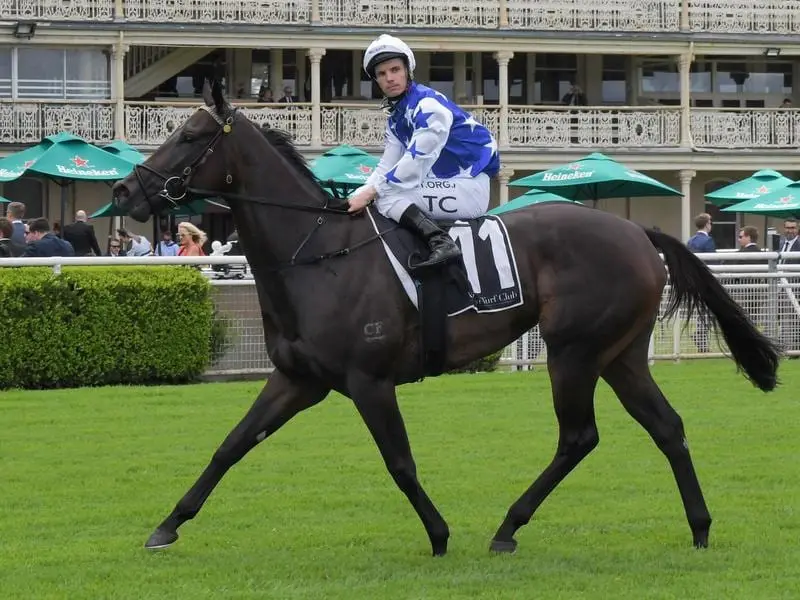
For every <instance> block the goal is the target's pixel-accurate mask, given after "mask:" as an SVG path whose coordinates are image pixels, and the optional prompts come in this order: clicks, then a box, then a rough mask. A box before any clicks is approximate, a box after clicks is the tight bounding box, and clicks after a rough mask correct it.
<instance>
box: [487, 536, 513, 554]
mask: <svg viewBox="0 0 800 600" xmlns="http://www.w3.org/2000/svg"><path fill="white" fill-rule="evenodd" d="M489 550H490V551H491V552H497V553H502V554H514V552H516V551H517V540H515V539H513V538H512V539H511V541H509V542H504V541H502V540H492V544H491V545H490V546H489Z"/></svg>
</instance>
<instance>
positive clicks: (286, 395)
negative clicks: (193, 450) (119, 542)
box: [145, 370, 330, 550]
mask: <svg viewBox="0 0 800 600" xmlns="http://www.w3.org/2000/svg"><path fill="white" fill-rule="evenodd" d="M329 391H330V390H329V389H328V388H327V387H325V386H323V385H320V384H318V383H316V382H314V381H310V380H308V379H306V380H305V381H299V380H296V379H290V378H289V377H287V376H286V375H284V374H282V373H280V372H279V371H277V370H276V371H275V372H273V373H272V374H271V375H270V376H269V379H268V381H267V384H266V385H265V386H264V389H263V390H261V393H260V394H259V395H258V398H256V401H255V402H254V403H253V406H251V407H250V410H249V411H248V412H247V414H246V415H245V416H244V418H243V419H242V420H241V421H240V422H239V424H238V425H236V427H234V429H233V431H231V432H230V433H229V434H228V436H227V437H226V438H225V441H224V442H222V445H221V446H220V447H219V448H218V449H217V451H216V452H215V453H214V456H213V457H212V458H211V462H210V463H209V465H208V466H207V467H206V468H205V470H204V471H203V474H202V475H200V478H199V479H198V480H197V481H196V482H195V484H194V485H193V486H192V487H191V489H190V490H189V491H188V492H187V493H186V495H185V496H184V497H183V498H181V499H180V501H179V502H178V504H177V505H176V506H175V508H174V510H173V511H172V513H171V514H170V515H169V516H168V517H167V518H166V519H165V520H164V522H163V523H161V525H159V526H158V528H157V529H156V530H155V531H154V532H153V534H152V535H151V536H150V539H148V540H147V543H146V544H145V547H146V548H150V549H153V550H155V549H159V548H165V547H167V546H169V545H170V544H172V543H173V542H174V541H175V540H177V539H178V527H180V526H181V525H182V524H183V523H185V522H186V521H188V520H189V519H192V518H193V517H194V516H195V515H196V514H197V513H198V512H199V511H200V508H201V507H202V506H203V503H204V502H205V501H206V499H207V498H208V497H209V495H210V494H211V492H212V491H213V490H214V488H215V487H216V485H217V484H218V483H219V482H220V480H221V479H222V477H223V476H224V475H225V473H227V472H228V469H230V468H231V467H232V466H233V465H235V464H236V463H237V462H239V460H241V459H242V457H244V455H245V454H247V452H249V451H250V449H251V448H253V447H254V446H255V445H256V444H258V443H259V442H261V441H263V440H265V439H266V438H267V437H269V436H270V435H271V434H273V433H274V432H275V431H277V430H278V429H280V427H281V426H282V425H283V424H284V423H286V422H287V421H288V420H289V419H291V418H292V417H293V416H295V415H296V414H297V413H299V412H300V411H302V410H304V409H306V408H309V407H310V406H313V405H315V404H317V403H318V402H320V401H321V400H322V399H324V398H325V396H327V395H328V392H329Z"/></svg>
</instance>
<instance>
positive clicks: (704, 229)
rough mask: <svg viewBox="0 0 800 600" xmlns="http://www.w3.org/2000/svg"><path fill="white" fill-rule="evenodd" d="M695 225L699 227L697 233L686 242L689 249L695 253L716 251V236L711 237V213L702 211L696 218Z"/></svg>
mask: <svg viewBox="0 0 800 600" xmlns="http://www.w3.org/2000/svg"><path fill="white" fill-rule="evenodd" d="M694 226H695V227H696V228H697V233H695V234H694V235H693V236H692V237H690V238H689V241H688V242H686V245H687V246H688V247H689V250H691V251H692V252H695V253H697V252H716V251H717V246H716V244H715V243H714V238H712V237H711V226H712V223H711V215H710V214H708V213H700V214H699V215H697V216H696V217H695V218H694Z"/></svg>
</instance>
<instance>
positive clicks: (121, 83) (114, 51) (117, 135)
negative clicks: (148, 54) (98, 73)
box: [111, 32, 128, 140]
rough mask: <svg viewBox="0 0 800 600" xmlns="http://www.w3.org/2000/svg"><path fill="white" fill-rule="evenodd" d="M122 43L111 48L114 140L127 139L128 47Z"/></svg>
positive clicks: (120, 36) (120, 35)
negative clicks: (126, 64)
mask: <svg viewBox="0 0 800 600" xmlns="http://www.w3.org/2000/svg"><path fill="white" fill-rule="evenodd" d="M122 36H123V34H122V33H121V32H120V34H119V39H120V41H119V42H118V43H116V44H114V45H113V46H111V99H112V100H114V139H117V140H124V139H125V54H126V53H127V52H128V46H126V45H125V44H123V43H122Z"/></svg>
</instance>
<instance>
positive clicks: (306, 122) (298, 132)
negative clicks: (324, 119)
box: [125, 102, 311, 148]
mask: <svg viewBox="0 0 800 600" xmlns="http://www.w3.org/2000/svg"><path fill="white" fill-rule="evenodd" d="M237 106H239V107H240V110H241V111H242V113H243V114H244V115H245V116H246V117H247V118H248V119H250V120H252V121H254V122H255V123H257V124H259V125H261V126H269V127H271V128H273V129H281V130H284V131H288V132H289V133H290V134H291V135H292V139H293V140H294V143H295V144H297V145H299V146H308V145H309V144H311V107H310V105H307V104H291V105H286V104H275V105H264V104H239V105H237ZM196 110H197V106H195V105H189V104H185V105H174V104H164V103H158V102H126V103H125V138H126V140H127V142H128V143H129V144H132V145H134V146H143V147H149V148H153V147H157V146H160V145H161V144H162V143H164V141H165V140H166V139H167V138H168V137H169V136H170V135H171V134H172V132H173V131H175V129H176V128H178V127H180V126H181V125H183V123H184V122H185V121H186V120H187V119H188V118H189V117H190V116H192V114H193V113H194V112H195V111H196Z"/></svg>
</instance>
